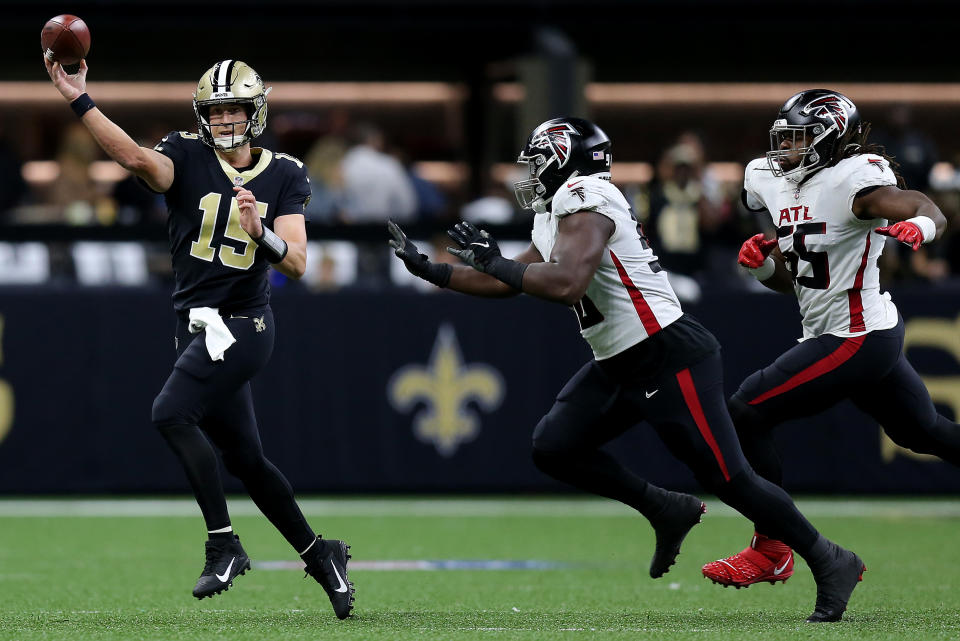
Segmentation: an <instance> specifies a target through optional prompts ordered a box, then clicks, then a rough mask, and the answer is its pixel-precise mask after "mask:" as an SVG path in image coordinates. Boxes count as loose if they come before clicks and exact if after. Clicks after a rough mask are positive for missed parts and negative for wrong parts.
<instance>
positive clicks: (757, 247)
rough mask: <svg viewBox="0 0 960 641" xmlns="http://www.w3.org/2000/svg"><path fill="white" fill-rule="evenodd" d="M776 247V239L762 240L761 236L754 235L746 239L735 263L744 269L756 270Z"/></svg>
mask: <svg viewBox="0 0 960 641" xmlns="http://www.w3.org/2000/svg"><path fill="white" fill-rule="evenodd" d="M776 246H777V239H776V238H774V239H772V240H764V238H763V234H755V235H753V236H751V237H750V238H748V239H747V240H746V242H744V243H743V246H742V247H740V254H739V255H738V256H737V262H738V263H740V264H741V265H743V266H744V267H749V268H750V269H757V268H759V267H760V266H761V265H763V263H764V261H765V260H767V256H769V255H770V252H772V251H773V248H774V247H776Z"/></svg>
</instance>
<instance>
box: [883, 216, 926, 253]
mask: <svg viewBox="0 0 960 641" xmlns="http://www.w3.org/2000/svg"><path fill="white" fill-rule="evenodd" d="M873 231H875V232H877V233H878V234H880V235H881V236H889V237H890V238H896V239H897V240H899V241H900V242H901V243H903V244H904V245H910V247H912V248H913V251H917V250H918V249H920V245H921V244H923V231H922V230H921V229H920V227H919V226H918V225H917V224H916V223H911V222H908V221H906V220H901V221H900V222H899V223H893V224H892V225H889V226H888V227H877V228H876V229H874V230H873Z"/></svg>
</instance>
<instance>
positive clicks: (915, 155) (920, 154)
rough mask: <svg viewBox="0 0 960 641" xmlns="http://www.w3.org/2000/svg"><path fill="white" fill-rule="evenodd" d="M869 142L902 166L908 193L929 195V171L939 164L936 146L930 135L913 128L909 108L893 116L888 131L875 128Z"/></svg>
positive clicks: (898, 108)
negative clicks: (879, 146) (912, 190)
mask: <svg viewBox="0 0 960 641" xmlns="http://www.w3.org/2000/svg"><path fill="white" fill-rule="evenodd" d="M869 142H872V143H876V144H878V145H881V146H883V147H884V149H885V150H886V152H887V154H888V155H890V156H893V159H894V160H896V161H897V163H898V164H899V165H900V169H899V172H900V175H901V176H903V178H904V180H905V181H906V183H907V189H916V190H917V191H922V192H927V191H928V190H929V189H930V170H931V169H933V166H934V165H935V164H936V163H937V159H938V155H939V154H938V152H937V145H936V143H935V142H934V141H933V139H932V138H930V137H929V136H928V135H927V134H925V133H924V132H923V131H921V130H920V129H918V128H917V127H915V126H914V124H913V112H912V110H911V108H910V106H909V105H905V104H901V105H897V106H896V107H894V109H893V110H892V111H891V113H890V124H889V126H888V127H886V128H882V127H879V126H877V127H875V128H874V130H873V132H871V134H870V138H869Z"/></svg>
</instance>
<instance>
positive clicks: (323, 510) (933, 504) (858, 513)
mask: <svg viewBox="0 0 960 641" xmlns="http://www.w3.org/2000/svg"><path fill="white" fill-rule="evenodd" d="M706 501H707V515H706V516H707V518H717V517H721V518H725V517H739V516H740V515H739V514H737V513H736V512H735V511H733V510H732V509H731V508H729V507H727V506H726V505H724V504H723V503H721V502H720V501H718V500H716V499H710V498H707V499H706ZM299 503H300V506H301V508H302V509H303V511H304V513H305V514H307V515H310V516H328V517H387V516H389V517H403V516H413V517H457V518H462V517H484V518H491V517H537V518H541V517H566V516H577V517H626V518H636V516H637V513H636V512H635V511H633V510H631V509H630V508H627V507H625V506H623V505H621V504H619V503H616V502H614V501H606V500H594V499H583V500H580V499H550V498H547V499H543V498H531V499H512V498H510V499H494V498H438V499H432V498H424V499H402V498H398V499H393V498H386V499H384V498H359V499H358V498H349V499H301V500H300V501H299ZM229 504H230V513H231V514H232V515H234V516H252V515H259V514H260V512H259V511H258V510H257V508H256V506H254V504H253V503H252V502H251V501H250V500H249V499H241V498H236V499H231V500H230V501H229ZM797 504H798V506H799V507H800V509H801V511H803V512H804V514H806V515H807V516H809V517H832V516H834V517H882V518H892V519H896V518H923V517H934V518H957V517H960V497H958V498H940V497H938V498H936V499H928V498H915V499H913V498H904V499H859V498H858V499H850V500H843V499H805V500H799V501H797ZM199 514H200V510H199V508H198V507H197V505H196V503H195V502H194V501H193V499H187V498H183V499H179V498H177V499H0V517H44V518H52V517H64V516H72V517H180V516H182V517H197V516H199ZM741 518H742V517H741Z"/></svg>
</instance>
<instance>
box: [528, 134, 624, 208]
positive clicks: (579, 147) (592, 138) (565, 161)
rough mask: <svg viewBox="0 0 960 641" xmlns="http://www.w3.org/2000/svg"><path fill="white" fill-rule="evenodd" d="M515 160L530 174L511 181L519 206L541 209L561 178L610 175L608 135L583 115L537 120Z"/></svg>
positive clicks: (549, 198) (558, 186)
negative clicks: (524, 166) (536, 125)
mask: <svg viewBox="0 0 960 641" xmlns="http://www.w3.org/2000/svg"><path fill="white" fill-rule="evenodd" d="M517 162H518V163H520V164H525V165H526V166H527V169H528V171H529V175H530V178H529V179H527V180H521V181H520V182H517V183H514V184H513V189H514V192H515V194H516V196H517V202H518V203H520V206H521V207H522V208H523V209H533V210H534V211H545V210H546V207H547V204H548V203H549V202H550V200H551V199H552V198H553V195H554V194H555V193H556V192H557V189H559V188H560V185H562V184H563V182H564V181H565V180H569V179H570V178H573V177H574V176H596V175H598V174H600V177H601V178H606V179H607V180H609V179H610V163H611V162H613V158H612V157H611V155H610V138H609V137H607V134H605V133H603V130H602V129H600V127H598V126H596V125H595V124H593V123H592V122H590V121H589V120H584V119H583V118H553V119H551V120H548V121H546V122H544V123H542V124H540V125H539V126H538V127H537V128H536V129H534V130H533V133H531V134H530V137H529V138H527V143H526V144H525V145H524V146H523V150H522V151H521V152H520V156H519V157H518V158H517Z"/></svg>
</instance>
